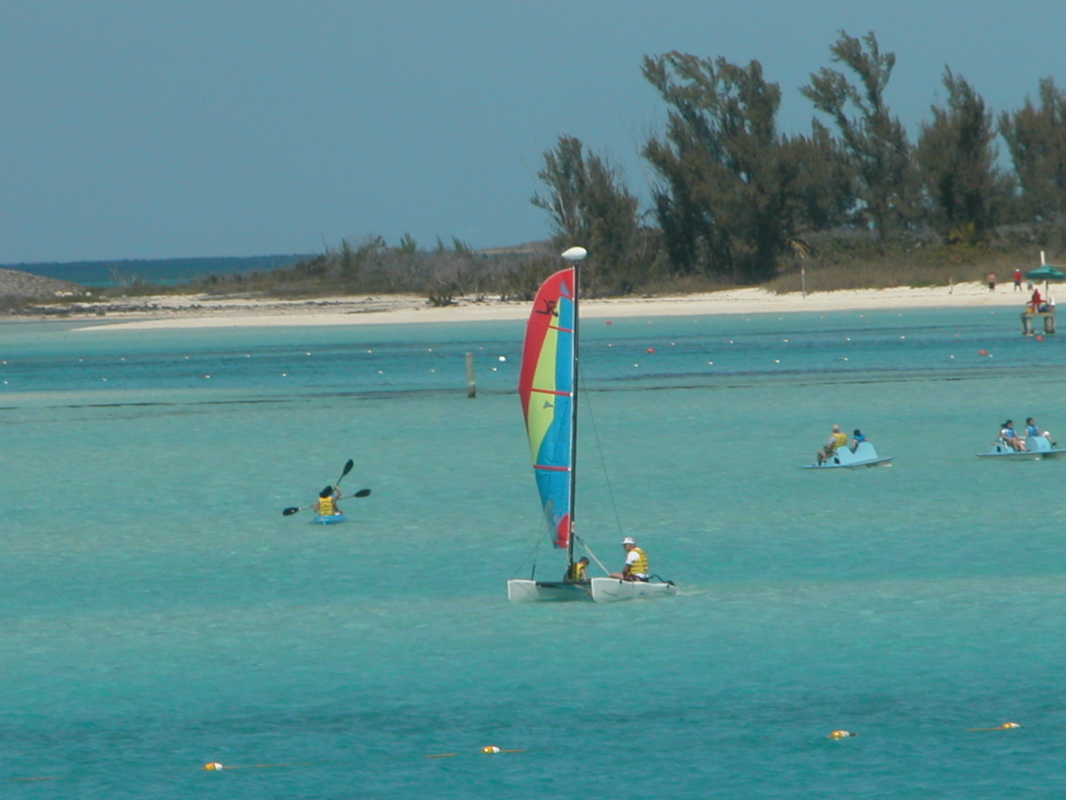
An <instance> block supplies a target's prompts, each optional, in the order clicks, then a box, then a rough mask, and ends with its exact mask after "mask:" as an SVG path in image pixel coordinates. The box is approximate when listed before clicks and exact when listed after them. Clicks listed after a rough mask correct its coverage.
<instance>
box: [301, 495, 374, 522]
mask: <svg viewBox="0 0 1066 800" xmlns="http://www.w3.org/2000/svg"><path fill="white" fill-rule="evenodd" d="M352 497H370V490H369V489H360V490H359V491H358V492H356V493H355V494H350V495H348V496H347V497H345V496H343V495H342V496H341V497H338V498H337V499H338V500H346V499H348V498H352ZM314 507H315V504H314V503H312V504H311V505H309V506H302V507H297V506H291V507H290V508H286V509H285V510H284V511H282V512H281V515H282V516H283V517H291V516H292V515H293V514H295V513H296V512H297V511H306V510H307V509H309V508H314Z"/></svg>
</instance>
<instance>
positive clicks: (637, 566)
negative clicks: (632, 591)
mask: <svg viewBox="0 0 1066 800" xmlns="http://www.w3.org/2000/svg"><path fill="white" fill-rule="evenodd" d="M622 547H624V548H625V551H626V565H625V566H624V567H622V571H621V572H612V573H611V577H612V578H619V579H620V580H623V581H646V580H647V579H648V554H647V553H645V552H644V551H643V550H641V549H640V548H639V547H637V543H636V540H635V539H633V537H632V536H627V537H626V538H625V539H623V540H622Z"/></svg>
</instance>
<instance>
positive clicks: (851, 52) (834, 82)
mask: <svg viewBox="0 0 1066 800" xmlns="http://www.w3.org/2000/svg"><path fill="white" fill-rule="evenodd" d="M829 51H830V53H832V60H833V61H834V62H837V63H842V64H844V65H845V66H846V67H848V69H849V70H851V72H852V73H854V75H855V77H856V79H857V80H858V84H857V85H856V84H854V83H851V82H849V80H848V78H847V76H845V75H844V74H843V73H842V72H839V71H837V70H834V69H829V68H828V67H822V69H820V70H819V71H818V72H817V73H816V74H812V75H811V82H810V83H809V84H808V85H806V86H804V87H802V88H801V89H800V92H801V93H802V94H803V96H804V97H806V98H807V99H808V100H810V101H811V102H812V103H814V107H815V108H816V109H817V110H818V111H821V112H822V113H824V114H826V115H828V116H829V117H830V118H831V119H832V120H833V122H834V123H835V124H836V127H837V129H838V130H839V132H840V136H841V139H842V140H843V144H844V146H845V148H846V150H847V152H848V153H849V154H850V157H851V162H852V165H853V167H854V169H855V171H856V176H857V178H858V190H859V197H860V200H861V201H862V204H863V207H864V211H865V215H866V216H867V218H868V220H869V222H870V223H871V224H873V226H874V227H875V228H876V229H877V231H878V234H879V236H880V237H881V239H882V240H884V238H885V237H886V236H887V235H888V233H889V231H890V230H892V229H894V228H897V227H901V226H902V225H904V224H906V222H907V221H908V220H909V219H910V218H911V217H912V215H913V205H914V199H915V190H916V187H915V180H914V170H913V167H912V165H911V148H910V144H909V142H908V140H907V132H906V130H905V129H904V127H903V123H901V122H900V121H899V119H898V118H897V117H893V116H892V115H891V113H890V112H889V109H888V106H887V105H886V104H885V99H884V92H885V87H886V86H887V85H888V81H889V78H891V77H892V69H893V67H895V65H896V56H895V54H894V53H884V54H882V53H881V50H880V48H879V47H878V44H877V37H876V36H875V35H874V33H873V31H871V32H870V33H868V34H867V35H866V36H864V37H862V39H857V38H855V37H853V36H848V35H847V33H845V32H844V31H840V38H839V39H837V41H836V43H835V44H833V45H832V46H831V47H830V48H829Z"/></svg>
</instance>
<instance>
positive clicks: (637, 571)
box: [629, 547, 648, 575]
mask: <svg viewBox="0 0 1066 800" xmlns="http://www.w3.org/2000/svg"><path fill="white" fill-rule="evenodd" d="M631 552H633V553H636V554H637V555H638V556H639V558H638V559H637V560H636V561H634V562H633V563H632V565H630V567H629V574H630V575H647V574H648V554H647V553H645V552H644V551H643V550H641V549H640V548H639V547H634V548H633V549H632V551H631Z"/></svg>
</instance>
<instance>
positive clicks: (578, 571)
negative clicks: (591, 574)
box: [566, 561, 588, 583]
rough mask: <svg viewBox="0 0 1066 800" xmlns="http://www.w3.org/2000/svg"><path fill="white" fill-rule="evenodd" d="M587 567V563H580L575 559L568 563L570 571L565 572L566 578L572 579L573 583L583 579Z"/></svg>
mask: <svg viewBox="0 0 1066 800" xmlns="http://www.w3.org/2000/svg"><path fill="white" fill-rule="evenodd" d="M586 569H588V564H582V563H581V562H580V561H575V562H574V563H573V564H571V565H570V572H569V573H568V574H567V576H566V579H567V580H568V581H574V582H575V583H577V582H579V581H583V580H585V570H586Z"/></svg>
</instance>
